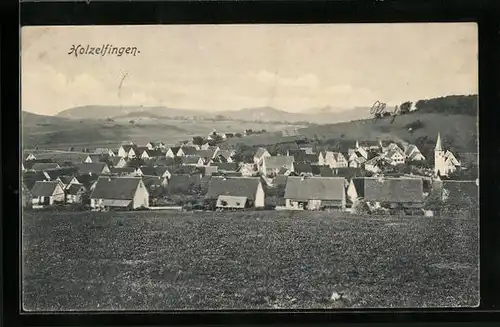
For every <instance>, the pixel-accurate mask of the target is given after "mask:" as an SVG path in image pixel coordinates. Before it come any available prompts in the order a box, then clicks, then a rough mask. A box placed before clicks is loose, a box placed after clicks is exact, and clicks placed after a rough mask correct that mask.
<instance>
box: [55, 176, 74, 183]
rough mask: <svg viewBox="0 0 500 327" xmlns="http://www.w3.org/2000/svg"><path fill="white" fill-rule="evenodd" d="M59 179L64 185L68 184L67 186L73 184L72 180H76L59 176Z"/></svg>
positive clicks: (71, 177)
mask: <svg viewBox="0 0 500 327" xmlns="http://www.w3.org/2000/svg"><path fill="white" fill-rule="evenodd" d="M58 178H59V180H60V181H61V182H62V183H63V184H66V185H67V184H69V183H70V182H71V180H72V179H73V178H75V177H74V176H59V177H58Z"/></svg>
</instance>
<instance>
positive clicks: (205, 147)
mask: <svg viewBox="0 0 500 327" xmlns="http://www.w3.org/2000/svg"><path fill="white" fill-rule="evenodd" d="M200 150H214V151H215V152H216V151H219V150H220V149H219V147H218V146H213V145H212V143H211V142H207V141H205V142H203V144H202V145H201V147H200Z"/></svg>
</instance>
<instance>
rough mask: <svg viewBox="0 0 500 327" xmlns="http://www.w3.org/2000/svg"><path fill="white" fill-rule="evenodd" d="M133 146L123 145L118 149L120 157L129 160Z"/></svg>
mask: <svg viewBox="0 0 500 327" xmlns="http://www.w3.org/2000/svg"><path fill="white" fill-rule="evenodd" d="M132 146H133V144H123V145H121V146H120V148H119V149H118V156H119V157H122V158H128V155H129V152H130V149H132Z"/></svg>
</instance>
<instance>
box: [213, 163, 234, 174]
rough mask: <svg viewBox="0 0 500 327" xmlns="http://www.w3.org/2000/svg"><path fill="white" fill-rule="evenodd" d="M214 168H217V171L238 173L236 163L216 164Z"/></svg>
mask: <svg viewBox="0 0 500 327" xmlns="http://www.w3.org/2000/svg"><path fill="white" fill-rule="evenodd" d="M212 166H216V167H217V171H218V172H220V171H235V172H236V171H238V168H239V166H238V164H237V163H236V162H215V163H213V164H212Z"/></svg>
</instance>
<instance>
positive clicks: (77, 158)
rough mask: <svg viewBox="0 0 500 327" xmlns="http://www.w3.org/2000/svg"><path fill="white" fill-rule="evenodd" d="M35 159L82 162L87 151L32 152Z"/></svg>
mask: <svg viewBox="0 0 500 327" xmlns="http://www.w3.org/2000/svg"><path fill="white" fill-rule="evenodd" d="M33 154H34V155H35V157H36V158H37V159H52V160H53V161H55V162H58V163H61V162H72V163H80V162H83V161H84V160H85V159H86V158H87V156H88V155H89V153H87V152H39V153H33Z"/></svg>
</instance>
